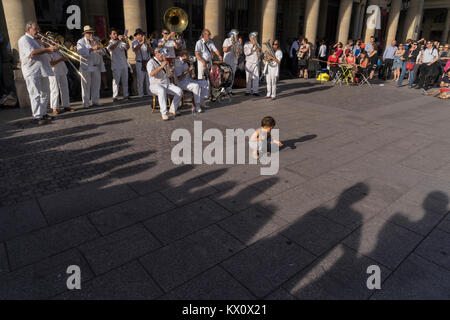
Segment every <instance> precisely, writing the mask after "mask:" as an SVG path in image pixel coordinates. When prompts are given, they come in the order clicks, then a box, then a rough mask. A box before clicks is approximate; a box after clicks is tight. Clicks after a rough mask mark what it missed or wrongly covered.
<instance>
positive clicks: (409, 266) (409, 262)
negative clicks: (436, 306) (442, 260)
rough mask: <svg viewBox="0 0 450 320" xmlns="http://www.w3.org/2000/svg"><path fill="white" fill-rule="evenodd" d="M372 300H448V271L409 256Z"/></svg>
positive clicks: (449, 295) (449, 284)
mask: <svg viewBox="0 0 450 320" xmlns="http://www.w3.org/2000/svg"><path fill="white" fill-rule="evenodd" d="M372 299H377V300H382V299H389V300H393V299H408V300H421V299H427V300H428V299H447V300H448V299H450V277H449V276H448V270H446V269H444V268H442V267H439V266H437V265H436V264H434V263H431V262H429V261H427V260H425V259H423V258H421V257H419V256H417V255H415V254H412V255H411V256H409V257H408V258H407V259H406V260H405V262H403V263H402V264H401V265H400V267H399V268H398V269H397V270H396V271H395V272H394V274H393V275H392V276H391V277H390V278H389V279H388V280H387V281H386V282H385V283H383V284H382V286H381V290H379V291H377V292H375V293H374V295H373V297H372Z"/></svg>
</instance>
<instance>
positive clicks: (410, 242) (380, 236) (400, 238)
mask: <svg viewBox="0 0 450 320" xmlns="http://www.w3.org/2000/svg"><path fill="white" fill-rule="evenodd" d="M422 239H423V236H420V235H419V234H417V233H414V232H412V231H409V230H407V229H405V228H402V227H400V226H397V225H395V224H393V223H390V222H388V221H386V220H383V219H381V218H374V219H372V220H370V221H369V222H367V223H365V224H364V225H362V227H361V228H359V229H358V230H356V231H354V232H353V233H352V234H351V235H350V236H349V237H348V238H346V239H345V240H344V242H343V243H345V244H346V245H348V246H349V247H351V248H353V249H355V250H357V251H358V252H359V253H361V254H363V255H366V256H368V257H370V258H372V259H373V260H375V261H377V262H379V263H381V264H383V265H385V266H387V267H388V268H391V269H394V268H396V267H397V266H398V265H399V264H400V263H401V262H402V260H403V259H405V258H406V257H407V256H408V255H409V254H410V253H411V252H412V251H413V250H414V248H415V247H416V245H417V244H418V243H419V242H420V241H421V240H422Z"/></svg>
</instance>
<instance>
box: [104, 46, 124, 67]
mask: <svg viewBox="0 0 450 320" xmlns="http://www.w3.org/2000/svg"><path fill="white" fill-rule="evenodd" d="M117 41H119V40H115V41H113V40H109V46H108V48H107V50H108V51H109V53H110V54H111V70H112V71H114V70H120V69H124V68H128V63H127V56H126V55H125V52H126V51H127V44H126V43H125V42H123V41H120V43H119V44H118V45H117V47H115V48H114V49H111V47H112V46H113V45H114V44H115V43H116V42H117Z"/></svg>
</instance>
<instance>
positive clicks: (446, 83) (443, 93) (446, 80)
mask: <svg viewBox="0 0 450 320" xmlns="http://www.w3.org/2000/svg"><path fill="white" fill-rule="evenodd" d="M423 94H424V95H427V96H435V95H438V98H440V99H448V98H450V70H448V71H447V73H446V74H445V76H444V77H442V79H441V83H440V88H439V89H433V90H429V91H426V90H424V91H423Z"/></svg>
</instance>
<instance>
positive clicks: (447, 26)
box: [441, 8, 450, 44]
mask: <svg viewBox="0 0 450 320" xmlns="http://www.w3.org/2000/svg"><path fill="white" fill-rule="evenodd" d="M449 30H450V8H449V9H447V19H446V20H445V27H444V31H443V32H442V39H441V42H442V43H444V44H445V43H448V42H449V37H448V36H449Z"/></svg>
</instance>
